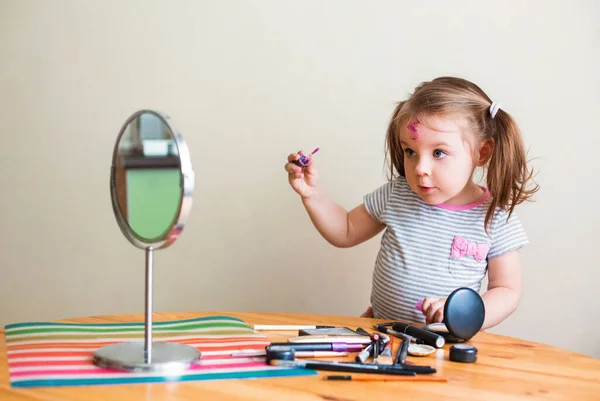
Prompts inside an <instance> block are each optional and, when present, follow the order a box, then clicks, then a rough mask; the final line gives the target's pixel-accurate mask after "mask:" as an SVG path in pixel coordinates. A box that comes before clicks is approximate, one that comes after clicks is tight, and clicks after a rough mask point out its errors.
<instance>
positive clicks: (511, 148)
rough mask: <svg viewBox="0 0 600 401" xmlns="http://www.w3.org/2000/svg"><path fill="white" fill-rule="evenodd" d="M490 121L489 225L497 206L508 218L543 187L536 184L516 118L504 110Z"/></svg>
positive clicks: (487, 214)
mask: <svg viewBox="0 0 600 401" xmlns="http://www.w3.org/2000/svg"><path fill="white" fill-rule="evenodd" d="M487 118H490V119H491V120H490V121H489V123H488V124H486V125H488V127H487V128H488V129H490V130H491V131H492V132H491V135H490V136H491V137H492V138H493V139H494V151H493V153H492V157H491V159H490V161H489V164H488V168H487V186H488V189H489V191H490V193H491V195H492V197H491V198H492V199H491V203H490V205H489V208H488V210H487V213H486V216H485V228H486V230H487V227H488V225H489V224H490V223H491V221H492V219H493V217H494V211H495V209H496V207H499V208H500V209H502V210H508V218H510V216H511V214H512V213H513V210H514V208H515V206H517V205H518V204H520V203H522V202H525V201H526V200H528V199H529V198H531V196H532V195H533V194H534V193H536V192H537V191H538V189H539V186H538V185H537V184H535V183H533V187H531V188H528V184H529V183H530V182H533V178H532V177H533V171H530V170H529V168H528V166H527V160H526V152H525V146H524V144H523V139H522V135H521V131H520V129H519V127H518V126H517V124H516V123H515V121H514V120H513V119H512V117H511V116H510V115H509V114H508V113H506V112H505V111H504V110H502V109H500V110H498V112H497V113H496V115H495V117H494V118H493V119H492V118H491V116H488V117H487Z"/></svg>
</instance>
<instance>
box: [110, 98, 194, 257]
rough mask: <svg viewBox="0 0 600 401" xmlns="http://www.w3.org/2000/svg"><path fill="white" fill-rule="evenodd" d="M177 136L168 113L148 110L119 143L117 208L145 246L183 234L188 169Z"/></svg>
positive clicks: (125, 129)
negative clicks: (180, 223)
mask: <svg viewBox="0 0 600 401" xmlns="http://www.w3.org/2000/svg"><path fill="white" fill-rule="evenodd" d="M176 135H177V133H176V132H174V130H173V129H172V126H171V124H170V123H169V122H168V119H167V118H166V117H165V116H162V115H161V114H160V113H157V112H154V111H150V110H142V111H139V112H137V113H135V114H134V115H133V116H131V118H130V119H129V120H128V121H127V122H126V124H125V125H124V126H123V128H122V130H121V134H120V136H119V138H118V141H117V143H116V147H115V152H114V159H113V174H112V180H111V186H112V187H113V192H114V193H113V204H114V205H113V207H114V208H115V214H117V219H118V220H119V221H120V223H121V225H122V228H123V229H125V230H127V231H128V233H125V234H126V236H127V237H128V238H129V239H130V240H132V242H134V244H136V245H138V246H140V247H146V246H155V247H156V245H159V244H160V243H161V242H167V243H170V242H172V240H173V239H174V238H176V235H177V234H178V232H177V230H178V224H177V222H178V220H179V217H180V215H181V212H182V202H183V198H184V197H183V195H184V193H183V192H184V188H183V181H184V180H183V178H184V177H183V173H184V172H183V170H182V160H181V157H180V156H181V155H180V153H181V150H180V149H179V147H178V145H180V143H178V142H179V141H178V140H177V138H176ZM185 150H186V151H187V149H185ZM132 237H133V238H132ZM165 240H166V241H165ZM164 245H167V244H163V246H164Z"/></svg>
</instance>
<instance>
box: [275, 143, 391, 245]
mask: <svg viewBox="0 0 600 401" xmlns="http://www.w3.org/2000/svg"><path fill="white" fill-rule="evenodd" d="M303 155H304V152H303V151H302V150H301V151H300V152H298V153H292V154H290V155H289V156H288V162H287V163H286V164H285V170H286V171H287V172H288V180H289V182H290V185H291V186H292V188H293V189H294V191H296V192H297V193H298V195H300V197H301V198H302V203H303V204H304V207H305V208H306V211H307V212H308V215H309V216H310V220H311V221H312V223H313V224H314V226H315V227H316V229H317V231H319V233H320V234H321V235H322V236H323V238H325V239H326V240H327V241H328V242H329V243H330V244H332V245H334V246H337V247H340V248H348V247H351V246H354V245H358V244H360V243H362V242H364V241H366V240H368V239H370V238H372V237H374V236H375V235H377V233H379V232H380V231H381V230H383V229H384V228H385V225H384V224H382V223H380V222H378V221H376V220H375V219H373V218H372V217H371V215H370V214H369V213H368V212H367V209H366V208H365V206H364V205H362V204H361V205H359V206H357V207H356V208H354V209H353V210H351V211H350V212H348V211H346V209H344V208H343V207H341V206H339V205H338V204H336V203H334V202H333V201H332V200H331V199H330V198H329V196H328V195H327V194H326V193H325V191H323V190H322V189H321V188H320V187H319V186H318V185H317V181H318V177H319V173H318V172H317V169H316V168H315V166H314V163H313V159H312V156H311V155H309V156H308V157H307V159H308V160H309V163H308V164H307V165H306V166H303V167H302V166H298V165H296V164H294V162H295V161H297V160H298V159H299V158H300V157H301V156H303Z"/></svg>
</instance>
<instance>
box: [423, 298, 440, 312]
mask: <svg viewBox="0 0 600 401" xmlns="http://www.w3.org/2000/svg"><path fill="white" fill-rule="evenodd" d="M438 299H439V298H434V297H427V298H425V299H424V300H423V304H422V305H421V312H423V314H425V315H426V314H427V310H428V309H429V307H430V306H431V304H432V303H434V302H435V301H437V300H438Z"/></svg>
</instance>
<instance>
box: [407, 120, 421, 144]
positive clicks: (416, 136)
mask: <svg viewBox="0 0 600 401" xmlns="http://www.w3.org/2000/svg"><path fill="white" fill-rule="evenodd" d="M418 124H419V120H415V121H413V122H412V123H410V124H408V125H407V126H406V127H407V128H408V129H409V131H410V132H412V135H411V136H410V139H413V140H417V139H419V132H418V131H417V125H418Z"/></svg>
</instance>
